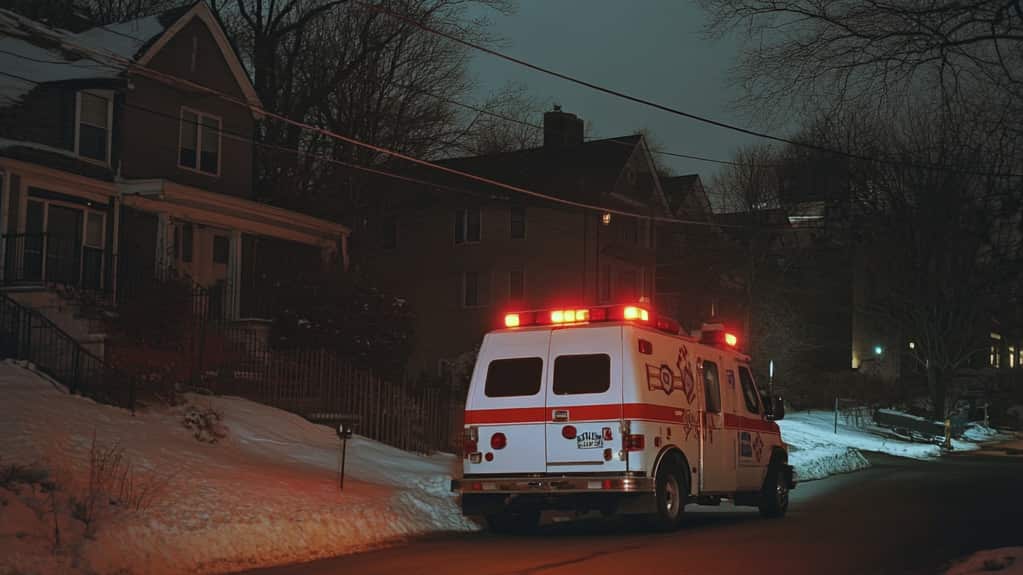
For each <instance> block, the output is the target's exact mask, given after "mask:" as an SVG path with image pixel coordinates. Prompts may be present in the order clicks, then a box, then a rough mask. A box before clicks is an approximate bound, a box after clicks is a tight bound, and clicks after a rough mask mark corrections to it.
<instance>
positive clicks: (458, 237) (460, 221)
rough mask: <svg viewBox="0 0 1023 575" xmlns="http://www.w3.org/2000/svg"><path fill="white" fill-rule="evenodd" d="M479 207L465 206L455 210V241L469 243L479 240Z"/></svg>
mask: <svg viewBox="0 0 1023 575" xmlns="http://www.w3.org/2000/svg"><path fill="white" fill-rule="evenodd" d="M480 219H481V215H480V209H479V208H466V209H463V210H456V211H455V243H456V244H470V243H477V242H479V241H480Z"/></svg>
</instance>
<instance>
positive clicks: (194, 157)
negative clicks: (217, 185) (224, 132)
mask: <svg viewBox="0 0 1023 575" xmlns="http://www.w3.org/2000/svg"><path fill="white" fill-rule="evenodd" d="M179 147H180V150H179V153H178V165H179V166H181V167H182V168H187V169H189V170H196V171H199V172H203V173H205V174H210V175H213V176H219V175H220V118H217V117H216V116H211V115H209V114H203V113H201V112H196V111H193V110H189V109H188V108H182V109H181V134H180V144H179Z"/></svg>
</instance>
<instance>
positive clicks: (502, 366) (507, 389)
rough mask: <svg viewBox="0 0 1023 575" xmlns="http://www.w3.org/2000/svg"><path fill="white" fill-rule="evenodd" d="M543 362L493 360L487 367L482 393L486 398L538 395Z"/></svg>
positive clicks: (536, 359)
mask: <svg viewBox="0 0 1023 575" xmlns="http://www.w3.org/2000/svg"><path fill="white" fill-rule="evenodd" d="M542 376H543V360H542V359H540V358H539V357H517V358H515V359H495V360H494V361H492V362H490V365H489V366H488V367H487V382H486V384H485V385H484V386H483V392H484V393H485V394H486V395H487V397H517V396H525V395H536V394H537V393H540V380H541V378H542Z"/></svg>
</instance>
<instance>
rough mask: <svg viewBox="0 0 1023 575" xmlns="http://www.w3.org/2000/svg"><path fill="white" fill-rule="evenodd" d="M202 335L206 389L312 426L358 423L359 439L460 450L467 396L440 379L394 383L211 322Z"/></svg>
mask: <svg viewBox="0 0 1023 575" xmlns="http://www.w3.org/2000/svg"><path fill="white" fill-rule="evenodd" d="M200 329H202V331H201V332H200V333H199V334H198V336H197V343H198V345H199V349H203V350H206V352H205V355H204V354H197V355H195V356H194V357H197V358H198V361H199V362H200V365H199V366H198V371H199V372H200V373H201V374H202V377H201V379H202V381H203V384H204V385H205V386H206V387H208V388H210V389H211V391H213V392H215V393H218V394H224V395H237V396H240V397H245V398H248V399H252V400H254V401H258V402H260V403H264V404H267V405H271V406H273V407H277V408H280V409H285V410H287V411H291V412H293V413H296V414H299V415H302V416H303V417H306V418H308V419H310V420H313V421H317V422H321V423H327V424H335V423H337V422H339V421H355V422H356V424H355V431H356V433H358V434H360V435H363V436H365V437H368V438H370V439H374V440H377V441H380V442H382V443H386V444H388V445H392V446H394V447H397V448H399V449H404V450H408V451H416V452H421V453H431V452H435V451H445V450H450V449H454V448H455V442H456V441H457V437H456V435H457V434H456V433H455V431H454V426H453V424H452V422H453V419H454V418H453V416H454V415H457V414H460V413H461V410H462V408H463V405H464V403H463V400H464V398H463V397H461V395H462V394H459V393H458V392H457V391H455V390H453V389H452V388H451V387H450V386H448V385H443V384H442V383H441V382H435V381H416V380H412V379H402V380H400V381H390V380H387V379H384V378H380V377H377V376H376V375H374V374H373V373H372V372H371V371H370V370H367V369H361V368H358V367H356V366H355V365H353V363H352V362H351V361H350V360H349V359H347V358H345V357H342V356H341V355H340V354H338V353H337V352H335V351H333V350H330V349H326V348H322V347H321V348H309V347H297V348H291V349H282V348H278V347H274V346H273V345H271V343H270V333H269V325H268V324H265V325H264V326H263V327H262V328H253V327H247V326H237V325H231V324H228V323H221V324H217V323H214V322H207V323H205V324H203V325H201V327H200Z"/></svg>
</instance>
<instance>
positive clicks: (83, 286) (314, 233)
mask: <svg viewBox="0 0 1023 575" xmlns="http://www.w3.org/2000/svg"><path fill="white" fill-rule="evenodd" d="M348 234H349V230H348V229H347V228H345V227H344V226H341V225H339V224H335V223H332V222H327V221H324V220H320V219H318V218H313V217H310V216H306V215H303V214H299V213H296V212H292V211H288V210H283V209H280V208H276V207H273V206H269V205H265V204H260V203H258V202H253V201H250V200H246V199H243V198H239V197H234V196H227V195H224V194H217V193H212V192H208V191H205V190H201V189H197V188H192V187H188V186H183V185H180V184H176V183H174V182H170V181H167V180H136V181H123V180H122V181H116V182H106V181H101V180H95V179H92V178H85V177H82V176H78V175H75V174H69V173H67V172H64V171H61V170H54V169H50V168H46V167H42V166H38V165H35V164H29V163H24V162H18V161H16V160H10V159H6V158H0V285H2V286H3V287H4V288H5V289H14V288H17V289H18V291H32V290H36V291H46V290H51V291H52V289H53V288H57V289H58V290H60V291H66V292H72V293H73V292H88V293H90V294H91V298H90V299H92V300H93V301H105V302H107V303H108V304H111V305H116V304H119V303H122V302H124V301H126V300H127V299H128V298H131V297H133V296H134V295H135V294H136V293H137V291H138V290H139V289H144V287H143V286H145V285H147V284H148V283H149V282H151V281H153V280H154V279H156V280H161V279H167V278H168V277H170V276H172V275H173V276H174V277H181V278H187V279H188V280H190V281H191V283H192V285H193V286H194V287H195V289H196V294H197V298H196V301H197V302H198V305H199V306H200V308H201V309H197V310H196V311H198V312H199V313H200V314H201V315H202V316H204V317H206V318H208V319H218V320H240V319H252V318H262V319H269V318H272V317H273V316H274V314H275V313H276V312H277V310H278V309H279V306H280V302H278V301H276V298H275V296H274V294H273V293H272V290H268V289H265V288H267V287H268V286H271V285H272V284H273V283H274V281H275V279H287V278H288V277H294V275H295V274H296V273H298V272H309V271H314V270H324V269H329V268H339V269H345V268H347V263H348V262H347V259H348V257H347V243H348Z"/></svg>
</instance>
